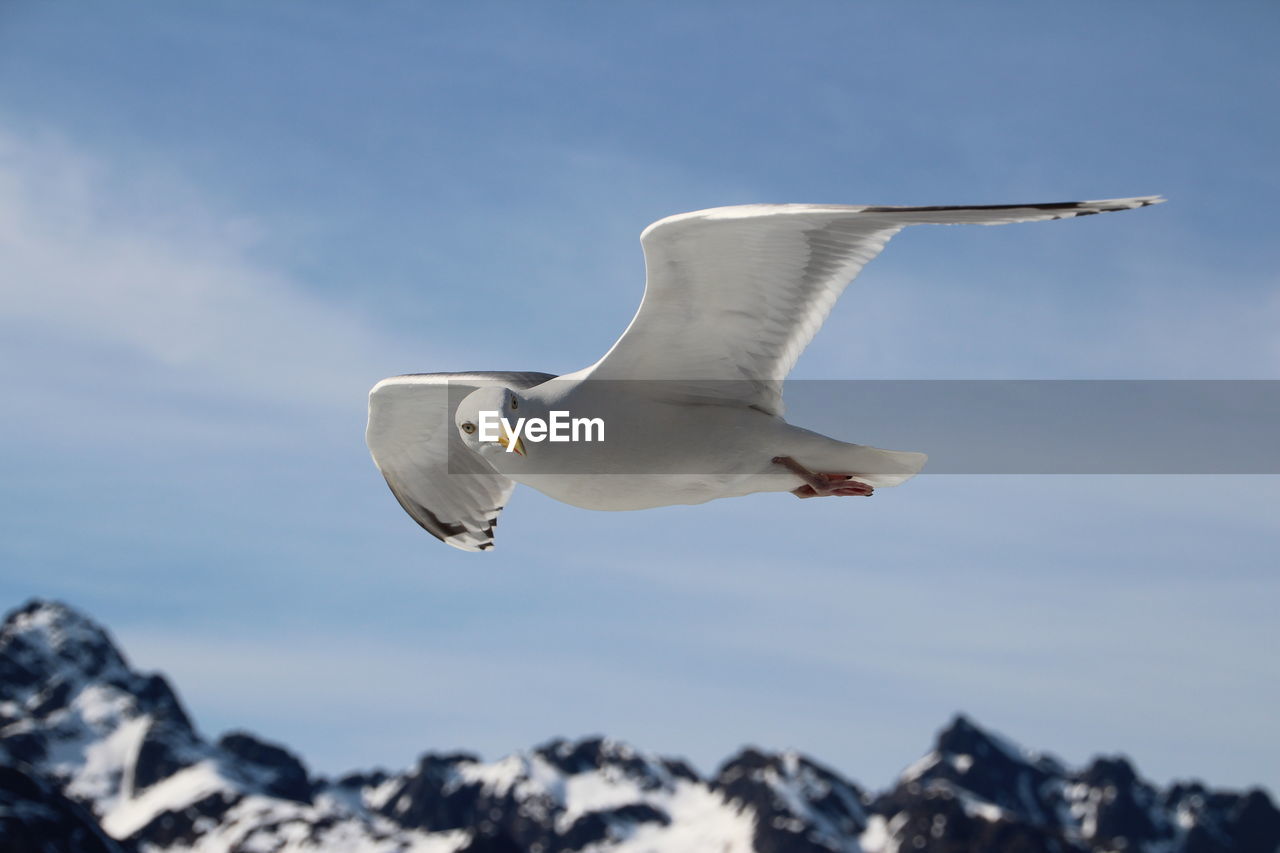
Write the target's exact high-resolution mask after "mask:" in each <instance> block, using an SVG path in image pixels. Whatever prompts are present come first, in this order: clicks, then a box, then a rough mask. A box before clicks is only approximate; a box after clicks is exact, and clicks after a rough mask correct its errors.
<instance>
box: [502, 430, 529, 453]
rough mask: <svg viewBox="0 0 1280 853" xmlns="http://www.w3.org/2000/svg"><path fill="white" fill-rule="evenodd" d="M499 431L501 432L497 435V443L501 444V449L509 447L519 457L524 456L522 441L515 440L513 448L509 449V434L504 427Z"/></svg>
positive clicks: (519, 439)
mask: <svg viewBox="0 0 1280 853" xmlns="http://www.w3.org/2000/svg"><path fill="white" fill-rule="evenodd" d="M500 429H501V430H502V432H501V433H500V434H499V435H498V443H499V444H501V445H502V446H503V447H509V448H511V449H512V450H514V451H515V452H516V453H519V454H520V455H521V456H524V455H525V453H524V439H523V438H517V439H516V443H515V447H511V433H510V432H509V431H508V430H507V428H506V426H505V425H503V426H502V427H500Z"/></svg>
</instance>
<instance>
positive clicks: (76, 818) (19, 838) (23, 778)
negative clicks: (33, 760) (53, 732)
mask: <svg viewBox="0 0 1280 853" xmlns="http://www.w3.org/2000/svg"><path fill="white" fill-rule="evenodd" d="M43 850H50V851H58V853H132V848H128V847H125V846H123V845H121V844H119V843H117V842H116V841H113V840H112V839H111V838H109V837H108V836H107V835H106V833H104V832H103V831H102V830H101V829H100V828H99V827H98V822H97V820H96V819H95V818H94V816H93V815H91V814H90V813H89V812H87V811H85V810H84V809H83V808H81V807H80V806H78V805H76V804H75V803H73V802H71V801H70V800H68V799H67V798H66V797H64V796H63V795H62V794H61V793H59V792H58V790H57V789H56V787H55V786H54V785H51V784H50V783H48V782H47V781H45V780H43V779H40V778H38V777H37V776H34V775H31V774H28V773H26V772H24V771H23V770H21V769H20V768H18V767H16V766H5V765H0V853H35V851H43Z"/></svg>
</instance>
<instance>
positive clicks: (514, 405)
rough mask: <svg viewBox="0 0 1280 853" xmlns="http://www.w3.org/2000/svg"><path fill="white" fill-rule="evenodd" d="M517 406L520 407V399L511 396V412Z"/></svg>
mask: <svg viewBox="0 0 1280 853" xmlns="http://www.w3.org/2000/svg"><path fill="white" fill-rule="evenodd" d="M518 408H520V401H519V400H517V399H516V398H515V397H512V398H511V411H513V412H514V411H515V410H516V409H518Z"/></svg>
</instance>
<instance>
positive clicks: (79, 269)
mask: <svg viewBox="0 0 1280 853" xmlns="http://www.w3.org/2000/svg"><path fill="white" fill-rule="evenodd" d="M261 236H262V235H260V234H259V233H258V228H257V226H256V225H255V223H254V222H253V221H252V219H247V218H245V217H243V216H238V215H233V214H228V213H225V212H223V211H219V210H216V209H214V208H213V207H212V206H211V205H209V204H208V203H207V202H206V201H205V200H204V199H202V198H201V197H200V195H199V193H198V192H196V191H195V190H194V189H193V187H192V186H191V185H190V184H189V183H187V182H185V181H184V180H183V179H182V178H179V177H175V176H172V175H166V174H163V173H160V172H159V171H157V172H156V173H151V174H137V173H134V172H133V171H130V170H129V169H126V168H125V167H122V166H119V165H116V164H112V163H107V162H104V161H102V160H99V159H95V158H94V157H92V156H90V155H88V154H86V153H85V152H84V151H83V150H81V149H80V148H79V147H78V146H76V145H75V144H73V143H71V142H69V141H68V140H67V139H65V138H63V137H61V136H59V135H57V134H56V133H52V132H48V131H46V132H41V133H14V132H0V246H2V247H3V251H0V288H2V289H3V292H4V298H3V299H0V325H3V326H4V327H6V328H7V330H8V331H9V332H10V333H9V334H6V335H5V339H6V343H5V344H3V345H0V346H3V349H4V350H8V352H6V353H5V354H4V355H5V358H6V360H9V361H10V362H11V363H12V362H13V361H21V362H23V363H25V364H29V365H39V366H40V369H41V372H42V373H43V374H44V375H45V376H48V375H49V372H50V371H55V372H56V370H57V367H58V365H64V366H66V365H77V364H79V365H84V366H86V367H89V368H92V366H93V365H94V364H101V363H102V361H103V360H104V359H110V360H118V361H119V363H120V364H121V365H123V366H127V367H129V368H131V369H133V370H135V371H152V372H153V373H152V375H151V377H150V378H151V379H153V380H155V379H159V378H161V377H163V378H165V379H166V380H168V381H169V382H172V383H174V385H175V387H179V386H186V387H187V388H188V389H190V388H191V387H199V388H201V389H202V390H203V391H205V392H213V393H215V394H218V393H222V394H226V393H230V394H231V395H232V396H235V397H249V398H261V397H269V398H271V399H273V400H276V401H279V402H283V403H285V404H298V403H301V404H308V405H310V404H320V405H339V404H340V405H349V404H350V399H351V396H350V395H351V394H352V393H356V394H359V393H360V392H361V391H362V390H363V389H366V388H367V387H368V386H369V385H370V384H371V379H373V380H376V379H377V378H379V376H380V372H386V365H388V364H397V363H403V362H404V360H405V357H404V354H403V352H402V351H401V350H399V349H398V348H397V347H398V345H397V343H396V342H389V341H387V340H385V339H383V338H382V337H380V336H379V335H378V334H377V332H376V331H375V329H374V328H372V326H371V324H370V323H369V322H368V321H367V320H366V319H364V318H362V317H360V316H356V315H353V314H352V313H351V312H349V311H345V310H343V309H342V308H341V307H339V306H336V305H334V304H330V303H326V302H324V301H322V300H321V299H319V298H317V297H316V296H314V295H312V294H309V293H308V292H307V291H306V290H305V288H304V287H303V286H302V285H301V283H299V282H298V281H296V280H294V279H292V278H291V277H290V276H289V275H287V274H286V273H284V272H282V271H279V270H274V269H271V268H268V267H267V266H265V265H263V264H261V263H259V262H256V261H255V259H254V257H253V249H254V245H255V242H256V241H257V240H259V239H261ZM420 355H425V353H420ZM423 361H424V363H425V362H426V359H425V358H424V359H423ZM125 378H126V377H121V379H122V380H123V379H125ZM8 381H9V382H14V381H21V377H20V376H17V377H15V376H12V375H11V376H10V377H9V379H8Z"/></svg>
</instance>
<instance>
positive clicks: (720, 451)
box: [366, 196, 1164, 551]
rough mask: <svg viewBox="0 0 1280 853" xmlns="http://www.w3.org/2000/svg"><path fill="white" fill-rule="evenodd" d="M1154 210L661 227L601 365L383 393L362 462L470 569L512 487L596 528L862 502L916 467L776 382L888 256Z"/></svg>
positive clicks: (1083, 206)
mask: <svg viewBox="0 0 1280 853" xmlns="http://www.w3.org/2000/svg"><path fill="white" fill-rule="evenodd" d="M1163 200H1164V199H1162V198H1160V197H1159V196H1143V197H1139V198H1120V199H1106V200H1102V201H1072V202H1054V203H1050V204H1009V205H1004V204H1002V205H977V206H972V207H875V206H849V205H816V204H753V205H741V206H736V207H718V208H712V209H710V210H700V211H695V212H693V213H682V214H679V215H676V216H669V217H667V218H666V219H660V220H658V221H657V222H655V223H653V224H652V225H650V226H649V227H648V228H646V229H645V230H644V232H643V233H642V234H641V235H640V242H641V244H642V245H643V247H644V257H645V268H646V270H647V278H646V281H645V291H644V299H643V300H642V301H641V303H640V308H639V310H638V311H637V312H636V315H635V318H634V319H632V321H631V325H629V326H628V327H627V330H626V331H625V332H623V333H622V337H621V338H619V339H618V341H617V342H616V343H615V344H614V345H613V347H612V348H611V349H610V350H609V351H608V352H607V353H605V355H604V357H603V358H601V359H600V360H599V361H598V362H596V363H595V364H593V365H591V366H590V367H587V368H585V369H583V370H579V371H577V372H576V373H570V374H567V375H565V376H560V377H556V376H553V375H551V374H548V373H529V372H525V373H500V372H477V373H423V374H411V375H407V376H393V377H391V378H389V379H384V380H382V381H381V382H379V383H378V384H377V385H375V386H374V387H373V390H372V391H370V392H369V426H368V430H367V432H366V440H367V442H368V444H369V450H370V451H371V452H372V454H373V460H374V462H375V463H376V464H377V466H378V468H379V469H380V470H381V471H382V474H383V476H384V477H385V478H386V480H387V484H388V485H390V486H391V491H392V493H393V494H395V496H396V499H397V500H398V501H399V502H400V505H401V506H402V507H404V509H405V511H406V512H408V513H409V515H411V516H412V517H413V519H414V520H415V521H417V522H418V524H420V525H422V526H423V527H424V528H426V529H427V530H428V531H429V532H430V533H431V534H432V535H434V536H436V537H437V538H438V539H440V540H442V541H444V542H446V543H448V544H450V545H452V546H454V547H455V548H461V549H463V550H465V551H482V550H485V549H487V548H492V547H493V531H494V526H495V525H496V524H497V520H498V514H499V513H500V512H501V511H502V508H503V506H504V505H505V504H506V502H507V499H508V498H509V497H510V495H511V492H512V490H513V489H514V488H515V484H516V483H524V484H525V485H528V486H531V487H532V488H535V489H537V490H538V491H540V492H543V493H544V494H547V495H549V496H550V497H553V498H555V499H557V500H560V501H563V502H565V503H568V504H572V505H574V506H579V507H584V508H586V509H599V510H628V509H646V508H649V507H657V506H668V505H671V504H697V503H704V502H706V501H709V500H714V499H715V498H724V497H733V496H737V495H747V494H752V493H754V492H779V491H786V492H791V493H793V494H795V495H797V496H799V497H802V498H804V497H815V496H827V495H839V496H854V495H857V496H865V495H870V494H871V493H872V491H873V490H874V488H876V487H880V486H895V485H898V484H899V483H902V482H905V481H906V480H908V479H910V478H911V477H913V476H915V474H916V473H918V472H919V471H920V469H921V468H922V467H923V466H924V462H925V455H924V454H923V453H906V452H899V451H891V450H880V449H877V448H874V447H866V446H862V445H857V444H847V443H845V442H843V441H837V440H836V439H832V438H827V437H826V436H822V435H819V434H817V433H814V432H810V431H808V430H805V429H801V428H799V427H795V426H792V425H790V424H788V423H787V422H786V421H785V420H783V419H782V414H783V406H782V386H781V381H782V380H783V379H785V378H786V376H787V374H788V373H790V372H791V368H792V367H793V366H794V365H795V362H796V359H797V358H798V357H799V355H800V353H801V352H802V351H803V350H804V348H805V347H806V346H807V345H808V344H809V341H810V340H812V339H813V336H814V334H815V333H817V331H818V328H819V327H820V326H821V325H822V322H823V320H825V319H826V317H827V314H828V313H829V312H830V311H831V307H832V306H833V305H834V304H835V301H836V299H837V298H839V296H840V293H841V292H842V291H843V290H844V288H845V286H846V285H848V284H849V282H851V281H852V280H853V279H854V277H855V276H856V275H857V274H858V273H859V271H861V269H862V267H863V266H864V265H865V264H866V263H867V262H868V261H870V260H871V259H872V258H874V257H875V256H876V255H877V254H878V253H879V252H880V250H881V249H883V248H884V245H885V243H886V242H887V241H888V240H889V238H890V237H892V236H893V235H894V234H897V233H898V232H899V231H900V230H902V228H903V227H905V226H907V225H923V224H941V225H951V224H966V223H967V224H977V225H1000V224H1004V223H1009V222H1034V221H1037V220H1043V219H1069V218H1072V217H1076V216H1088V215H1090V214H1094V213H1104V212H1107V211H1113V210H1130V209H1133V208H1138V207H1146V206H1148V205H1152V204H1157V203H1159V202H1161V201H1163ZM579 427H581V429H580V430H579ZM548 439H551V440H548Z"/></svg>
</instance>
